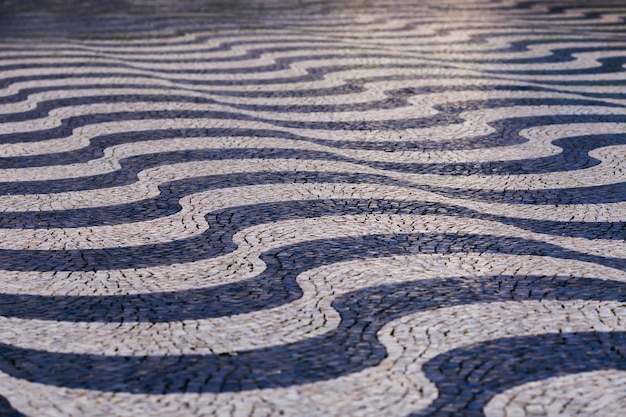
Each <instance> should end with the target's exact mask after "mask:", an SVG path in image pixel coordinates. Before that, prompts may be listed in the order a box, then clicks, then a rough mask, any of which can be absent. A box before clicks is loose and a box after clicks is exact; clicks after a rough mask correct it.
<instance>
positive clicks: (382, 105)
mask: <svg viewBox="0 0 626 417" xmlns="http://www.w3.org/2000/svg"><path fill="white" fill-rule="evenodd" d="M502 90H503V89H499V90H497V91H502ZM510 90H512V91H528V89H521V88H517V89H516V88H514V87H512V88H510ZM427 91H428V90H427ZM454 91H455V92H459V91H472V89H471V88H470V89H468V90H465V89H464V88H463V87H459V88H456V89H455V90H454ZM480 91H489V89H487V88H482V89H481V90H480ZM417 92H418V90H414V89H411V88H401V89H396V90H387V91H385V92H384V94H385V96H387V97H388V98H387V99H384V100H375V101H369V102H364V103H346V104H322V105H294V104H288V105H278V104H269V105H267V104H265V105H261V104H245V102H244V103H228V102H223V101H220V100H217V99H213V98H204V97H196V96H185V95H183V94H180V93H179V94H176V95H174V94H172V95H164V94H132V95H131V94H110V95H99V96H84V97H71V98H63V99H56V100H45V101H41V102H38V103H37V106H36V107H35V108H34V109H32V110H28V111H25V112H18V113H6V114H1V115H0V122H1V123H7V122H18V121H25V120H33V119H38V118H41V117H44V116H45V115H47V114H48V113H49V112H50V111H51V110H54V109H57V108H62V107H69V106H79V105H91V104H99V103H127V102H129V103H134V102H148V103H153V102H157V103H158V102H163V103H171V102H181V103H204V104H218V105H220V106H225V107H230V108H233V109H237V110H250V111H263V112H276V113H284V112H288V113H307V114H308V113H326V114H330V113H335V112H347V111H362V112H364V111H372V110H384V109H394V108H401V107H410V106H411V103H409V102H408V101H407V98H409V97H413V96H416V95H417V94H416V93H417ZM460 97H461V96H459V98H460ZM517 105H524V106H533V105H535V106H602V107H626V106H623V105H619V104H616V103H611V102H607V101H602V100H592V99H565V98H533V97H528V98H513V99H495V98H494V99H486V100H461V99H459V100H456V101H452V102H448V103H445V104H437V105H434V106H433V108H434V109H436V110H437V111H439V112H440V114H442V115H443V114H445V115H456V116H458V114H459V113H461V112H463V111H471V110H479V109H493V108H498V107H508V106H517ZM83 117H84V116H83ZM296 119H297V118H296ZM394 122H395V121H392V122H389V123H394ZM301 123H305V122H301Z"/></svg>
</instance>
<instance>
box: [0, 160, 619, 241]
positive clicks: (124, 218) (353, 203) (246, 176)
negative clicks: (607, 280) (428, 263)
mask: <svg viewBox="0 0 626 417" xmlns="http://www.w3.org/2000/svg"><path fill="white" fill-rule="evenodd" d="M305 182H306V183H358V184H363V183H373V184H384V185H395V186H399V187H407V184H405V183H402V182H401V181H394V180H392V179H389V178H386V177H381V176H375V175H366V174H344V173H339V174H338V173H332V172H299V173H294V172H287V171H285V172H273V173H243V174H226V175H216V176H205V177H197V178H191V179H186V180H180V181H173V182H169V183H164V184H162V185H160V186H159V189H160V191H161V193H160V195H159V196H158V197H155V198H150V199H145V200H140V201H135V202H132V203H127V204H119V205H111V206H107V207H97V208H78V209H71V210H51V211H28V212H4V213H2V215H0V227H1V228H15V229H46V228H61V227H72V228H76V227H90V226H103V225H118V224H126V223H133V222H142V221H149V220H153V219H157V218H159V217H165V216H170V215H173V214H175V213H177V212H179V211H180V209H181V206H180V203H179V200H180V199H181V198H182V197H184V196H186V195H190V194H192V193H198V192H202V191H208V190H217V189H222V188H229V187H234V186H239V187H241V186H250V185H261V184H291V183H305ZM622 188H624V184H623V185H622ZM551 191H552V192H553V193H555V190H551ZM556 192H558V190H556ZM621 192H622V196H624V189H623V190H622V191H621ZM598 194H602V189H600V190H598ZM555 197H556V198H558V195H557V196H555ZM622 198H624V197H622ZM320 210H321V211H320ZM268 212H273V213H275V215H278V213H282V214H280V216H282V217H280V219H290V218H293V217H291V216H294V215H299V216H304V217H306V218H310V217H319V216H322V215H324V216H330V215H343V214H368V213H390V214H391V213H393V214H412V215H441V214H442V213H445V214H446V215H448V216H461V217H467V218H476V219H481V220H492V221H497V222H500V223H503V224H508V225H513V226H516V227H520V228H522V229H526V230H530V231H533V232H536V233H542V234H549V235H557V236H567V237H582V238H587V239H610V240H621V239H626V223H625V222H576V221H567V222H565V221H550V220H533V219H522V218H517V217H507V216H496V215H492V214H487V213H482V212H479V211H476V210H472V209H469V208H465V207H460V206H454V205H445V204H439V203H426V202H419V201H405V200H402V201H397V200H388V199H367V200H362V199H325V200H323V201H319V200H306V201H285V202H273V203H262V204H251V205H247V206H236V207H230V208H225V209H222V210H220V211H218V212H212V213H207V214H206V215H205V219H206V220H207V221H208V222H209V225H210V229H211V230H214V231H215V230H223V229H224V228H225V227H226V228H230V227H232V225H230V224H223V223H222V222H221V221H220V218H227V219H231V218H238V223H237V224H238V225H239V226H240V227H247V226H251V225H254V224H261V223H268V222H270V221H272V219H277V217H273V218H272V219H267V218H266V217H265V216H266V213H268ZM260 213H261V214H263V215H262V216H259V214H260ZM294 213H297V214H294ZM249 218H256V219H258V220H257V222H255V223H251V222H250V221H248V220H246V219H249ZM274 221H275V220H274ZM228 223H230V222H228ZM237 230H239V229H237ZM229 233H235V232H233V231H231V232H229Z"/></svg>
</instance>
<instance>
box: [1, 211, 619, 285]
mask: <svg viewBox="0 0 626 417" xmlns="http://www.w3.org/2000/svg"><path fill="white" fill-rule="evenodd" d="M396 233H432V234H441V233H457V234H461V235H465V234H483V235H484V234H488V235H491V236H494V237H499V236H500V237H507V236H508V237H518V238H522V239H532V240H535V241H538V242H545V243H548V244H552V245H556V246H559V247H562V248H564V249H569V250H572V251H575V252H578V253H583V252H587V253H589V254H592V255H595V256H600V257H618V258H626V251H625V245H626V242H619V243H617V242H615V241H601V240H589V239H583V238H568V237H562V236H551V235H544V234H539V233H535V232H529V231H526V230H523V229H520V228H517V227H515V226H505V225H503V224H501V223H498V222H493V221H485V220H477V219H467V218H448V217H442V216H438V217H437V216H411V215H384V214H371V215H346V216H327V217H319V218H311V219H298V220H289V221H280V222H273V223H270V224H261V225H257V226H253V227H249V228H246V229H244V230H242V231H239V232H238V233H236V234H235V235H234V236H233V242H234V243H235V244H236V245H237V249H236V250H235V251H234V252H231V253H228V254H226V255H223V256H219V257H216V258H210V259H204V260H199V261H195V262H188V263H184V264H171V265H162V266H154V267H149V268H139V269H136V268H132V266H131V267H129V268H128V269H123V270H119V271H110V270H102V271H96V272H93V271H84V272H76V273H65V272H63V271H58V272H35V271H32V272H18V271H7V270H4V271H2V274H1V275H2V277H3V281H4V282H3V291H4V292H5V293H17V294H23V293H31V292H32V293H34V294H42V295H49V294H57V293H61V294H63V295H93V294H127V293H146V292H160V291H174V290H181V289H187V288H198V287H206V286H211V285H218V284H224V283H227V282H238V281H241V280H243V279H246V278H249V277H251V276H256V275H257V274H258V273H260V271H262V270H263V269H264V268H265V267H264V263H263V262H262V261H261V260H260V259H259V256H260V255H261V253H263V252H265V251H268V250H270V249H272V248H278V247H282V246H286V245H292V244H297V243H302V242H308V241H310V240H315V239H331V238H332V239H335V238H342V237H358V236H363V235H370V234H396ZM154 234H155V235H157V236H158V231H156V230H155V231H154ZM52 244H54V243H52ZM70 244H71V243H70ZM47 246H48V245H47V242H42V243H40V245H39V246H38V249H43V250H45V249H47ZM228 265H231V267H228ZM51 278H52V279H51ZM76 280H78V281H76ZM78 282H79V283H80V285H77V283H78Z"/></svg>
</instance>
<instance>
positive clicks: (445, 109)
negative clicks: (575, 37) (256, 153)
mask: <svg viewBox="0 0 626 417" xmlns="http://www.w3.org/2000/svg"><path fill="white" fill-rule="evenodd" d="M524 105H525V106H531V105H535V106H537V105H543V106H575V105H578V106H589V107H593V106H599V107H609V108H623V106H621V105H618V104H611V103H604V102H602V101H596V100H584V99H581V100H563V99H532V98H528V99H493V100H471V101H467V102H455V103H446V104H442V105H436V106H433V108H434V109H435V110H437V111H438V112H439V113H437V114H435V115H433V116H429V117H420V118H411V119H401V120H382V121H367V120H363V121H361V120H354V121H348V122H315V121H298V120H294V121H290V120H275V119H267V118H261V117H255V116H249V115H245V114H241V113H232V112H226V111H206V110H205V111H192V110H184V111H176V110H154V111H138V112H112V113H102V114H86V115H80V116H78V115H77V116H72V117H68V118H65V119H62V120H61V121H60V126H58V127H53V128H50V129H44V130H38V131H34V132H18V133H10V134H4V135H0V141H1V142H2V143H23V142H39V141H43V140H50V139H60V138H64V137H67V136H69V135H71V133H72V130H73V129H76V128H77V127H82V126H87V125H91V124H97V123H106V122H112V121H124V120H145V119H168V118H171V119H173V118H183V119H185V118H189V119H194V118H198V119H202V118H208V119H227V120H242V121H250V122H262V123H267V124H271V125H274V126H277V127H283V128H294V129H318V130H328V131H332V130H353V131H355V130H370V129H384V130H405V129H413V128H425V127H432V126H444V125H448V124H454V123H462V122H464V121H465V120H464V119H462V118H461V117H460V116H459V114H460V113H462V112H465V111H472V110H481V109H496V108H500V107H512V106H524ZM625 118H626V115H603V114H585V115H567V114H565V115H564V114H555V115H553V116H552V115H551V116H534V117H533V116H531V117H517V118H503V119H500V120H497V121H493V122H490V123H488V124H489V125H490V126H493V127H496V128H497V127H498V126H503V128H505V129H506V131H508V132H511V131H512V133H513V136H514V139H513V140H511V139H508V138H506V137H505V138H503V139H501V140H500V141H499V142H500V143H501V144H515V143H523V142H525V141H527V139H524V138H520V137H519V136H518V135H517V131H519V130H521V129H523V128H528V127H532V126H538V125H543V124H557V123H611V122H622V121H623V120H624V119H625ZM532 123H534V124H532ZM520 125H522V126H520ZM500 134H502V132H500ZM509 135H510V133H509ZM490 136H491V137H493V134H492V135H490ZM488 137H489V136H488ZM507 139H508V140H507ZM466 140H471V139H465V138H459V139H456V140H455V141H448V142H443V144H444V145H445V144H447V145H448V148H447V149H449V148H450V147H451V146H452V143H456V142H461V143H463V142H464V141H466ZM520 140H521V142H520ZM334 142H335V141H325V142H324V141H320V143H334ZM419 143H426V144H428V141H420V142H419ZM431 143H437V144H439V147H438V148H439V149H442V148H443V146H442V143H441V142H439V141H432V142H431ZM461 146H462V145H461ZM485 146H493V145H492V144H489V145H485ZM443 149H446V148H443ZM454 149H459V148H458V147H455V148H454ZM460 149H467V148H460Z"/></svg>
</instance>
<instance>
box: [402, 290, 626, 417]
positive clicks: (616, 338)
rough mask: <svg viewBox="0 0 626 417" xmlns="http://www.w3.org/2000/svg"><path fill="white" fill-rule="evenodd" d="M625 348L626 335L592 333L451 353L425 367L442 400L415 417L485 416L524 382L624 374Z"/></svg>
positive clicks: (527, 339)
mask: <svg viewBox="0 0 626 417" xmlns="http://www.w3.org/2000/svg"><path fill="white" fill-rule="evenodd" d="M595 291H597V290H594V292H595ZM619 291H620V292H622V294H623V291H624V290H623V289H620V290H619ZM624 346H626V333H625V332H621V331H618V332H598V331H592V332H575V333H548V334H541V335H531V336H518V337H511V338H502V339H496V340H489V341H487V342H482V343H476V344H473V345H469V346H463V347H461V348H457V349H453V350H451V351H448V352H446V353H443V354H441V355H438V356H437V357H435V358H433V359H431V360H430V361H428V363H426V364H425V365H424V367H423V370H424V373H425V374H426V375H427V376H428V378H429V379H430V380H431V381H433V382H434V383H435V385H436V386H437V390H438V392H439V396H438V397H437V399H436V400H435V402H433V403H432V404H431V405H430V406H429V407H428V408H427V409H426V410H424V411H422V412H419V413H415V414H411V417H427V416H428V417H452V416H459V415H463V416H468V417H482V416H484V407H485V406H486V405H487V403H488V402H489V401H490V400H491V399H492V398H493V397H494V396H495V395H497V394H500V393H502V392H504V391H506V390H509V389H512V388H515V387H517V386H520V385H522V384H526V383H529V382H533V381H541V380H545V379H548V378H554V377H560V376H565V375H571V374H579V373H584V372H593V371H605V370H618V371H624V370H626V359H625V358H626V349H625V348H624Z"/></svg>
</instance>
